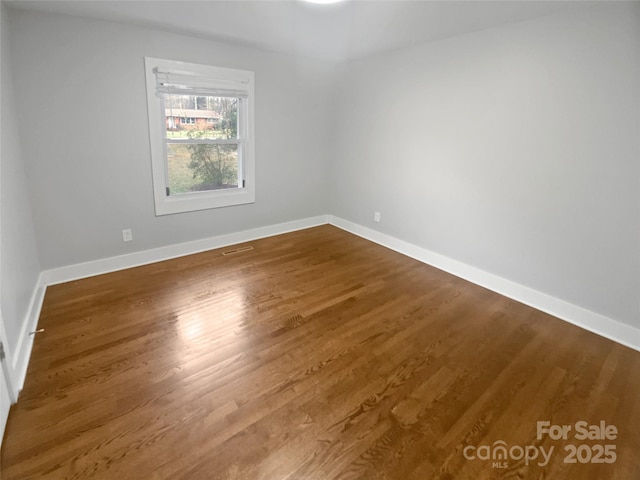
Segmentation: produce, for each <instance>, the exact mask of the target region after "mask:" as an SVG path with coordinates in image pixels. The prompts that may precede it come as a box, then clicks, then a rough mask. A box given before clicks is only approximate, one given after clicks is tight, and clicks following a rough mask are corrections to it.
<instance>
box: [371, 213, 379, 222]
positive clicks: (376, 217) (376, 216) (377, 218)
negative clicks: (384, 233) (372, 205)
mask: <svg viewBox="0 0 640 480" xmlns="http://www.w3.org/2000/svg"><path fill="white" fill-rule="evenodd" d="M373 221H374V222H379V221H380V212H374V213H373Z"/></svg>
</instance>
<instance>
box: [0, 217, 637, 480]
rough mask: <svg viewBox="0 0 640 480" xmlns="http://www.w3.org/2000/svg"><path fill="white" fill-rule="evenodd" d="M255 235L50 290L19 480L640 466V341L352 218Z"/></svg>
mask: <svg viewBox="0 0 640 480" xmlns="http://www.w3.org/2000/svg"><path fill="white" fill-rule="evenodd" d="M247 245H250V246H252V247H253V249H251V250H245V251H242V252H238V253H235V254H230V255H222V253H223V252H226V251H229V250H232V248H231V247H230V248H224V249H220V250H214V251H210V252H206V253H202V254H197V255H192V256H188V257H183V258H180V259H176V260H171V261H166V262H162V263H157V264H154V265H148V266H144V267H138V268H135V269H131V270H127V271H122V272H116V273H112V274H108V275H102V276H98V277H93V278H89V279H85V280H80V281H76V282H71V283H67V284H62V285H57V286H52V287H49V288H48V289H47V293H46V298H45V302H44V306H43V310H42V315H41V318H40V323H39V325H38V326H39V328H44V329H45V331H44V332H43V333H40V334H38V335H37V337H36V340H35V345H34V350H33V355H32V359H31V363H30V365H29V371H28V375H27V381H26V385H25V388H24V390H23V392H22V394H21V396H20V400H19V402H18V404H17V405H14V406H13V408H12V410H11V414H10V417H9V422H8V426H7V432H6V436H5V441H4V445H3V448H2V468H1V478H2V479H3V480H11V479H28V478H38V479H42V478H44V479H62V478H70V479H71V478H91V479H118V480H125V479H290V480H295V479H323V480H324V479H334V478H340V479H351V478H353V479H356V478H361V479H403V480H404V479H431V478H434V479H474V480H475V479H491V478H518V479H580V480H589V479H594V480H595V479H598V480H602V479H637V478H640V402H639V401H638V398H639V394H640V352H636V351H633V350H631V349H628V348H625V347H623V346H621V345H618V344H616V343H614V342H611V341H609V340H606V339H604V338H601V337H598V336H596V335H594V334H591V333H589V332H586V331H584V330H582V329H580V328H577V327H574V326H572V325H570V324H568V323H565V322H563V321H560V320H558V319H555V318H553V317H551V316H548V315H546V314H543V313H541V312H538V311H536V310H533V309H531V308H529V307H526V306H524V305H521V304H519V303H517V302H514V301H512V300H509V299H507V298H505V297H501V296H500V295H497V294H495V293H492V292H490V291H488V290H485V289H483V288H480V287H478V286H475V285H473V284H470V283H468V282H465V281H463V280H461V279H458V278H456V277H453V276H451V275H448V274H446V273H444V272H442V271H439V270H437V269H434V268H431V267H429V266H426V265H423V264H421V263H419V262H417V261H415V260H412V259H410V258H407V257H404V256H402V255H400V254H397V253H395V252H392V251H389V250H387V249H385V248H382V247H380V246H378V245H375V244H373V243H370V242H368V241H366V240H363V239H360V238H358V237H355V236H353V235H350V234H348V233H346V232H343V231H341V230H338V229H336V228H334V227H331V226H322V227H317V228H313V229H308V230H304V231H300V232H294V233H290V234H286V235H281V236H277V237H272V238H267V239H262V240H258V241H254V242H251V243H250V244H246V245H241V246H247ZM539 421H549V422H550V425H559V426H562V425H569V426H570V427H571V430H570V431H569V432H568V435H567V439H566V440H563V439H561V438H560V439H554V438H551V437H550V436H549V435H548V434H546V433H545V434H544V435H541V438H538V435H537V433H538V431H537V430H538V428H537V426H538V425H537V422H539ZM580 421H585V422H587V424H589V425H600V422H601V421H604V422H605V424H606V425H611V426H614V427H616V428H617V435H616V438H615V439H611V438H610V439H603V440H579V439H576V438H575V435H576V433H578V434H579V432H580V431H581V430H580V426H581V424H579V425H577V426H576V422H580ZM551 430H552V433H554V432H555V429H551ZM609 436H610V437H612V436H613V434H612V433H611V432H609ZM500 441H502V442H505V443H504V444H503V443H500ZM496 442H498V443H496ZM568 445H574V446H575V447H576V452H574V453H575V456H571V450H570V449H571V447H567V446H568ZM600 445H602V448H600V447H599V446H600ZM605 445H612V446H613V447H606V448H605V447H604V446H605ZM500 446H503V447H504V446H506V457H499V456H497V455H498V454H501V453H503V452H504V450H501V449H500ZM565 447H567V448H568V449H569V450H565ZM541 449H542V450H541ZM550 449H553V450H552V451H551V453H550V454H549V455H547V454H548V453H549V451H550ZM534 450H535V452H534ZM600 450H602V451H600ZM525 452H526V454H527V455H528V457H533V456H534V453H535V454H536V457H535V458H532V459H529V458H526V457H525V456H524V455H525ZM543 453H544V455H547V457H543ZM613 455H615V461H613V462H611V460H613V459H614V458H613ZM487 456H489V458H488V459H486V458H487ZM492 456H493V458H492ZM544 458H548V461H547V462H546V463H545V462H544V461H543V460H544ZM572 458H573V459H576V463H565V459H568V460H571V459H572ZM591 460H593V461H596V462H600V463H581V461H585V462H586V461H591ZM604 460H607V461H608V462H611V463H602V462H603V461H604Z"/></svg>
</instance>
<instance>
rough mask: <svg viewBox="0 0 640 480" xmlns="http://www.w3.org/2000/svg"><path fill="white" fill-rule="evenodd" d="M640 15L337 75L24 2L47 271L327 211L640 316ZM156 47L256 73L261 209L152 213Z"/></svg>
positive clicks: (499, 36)
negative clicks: (149, 99)
mask: <svg viewBox="0 0 640 480" xmlns="http://www.w3.org/2000/svg"><path fill="white" fill-rule="evenodd" d="M639 9H640V7H639V6H638V4H629V3H613V2H608V3H607V4H606V5H604V6H603V5H602V4H586V5H585V8H584V10H583V11H582V12H581V13H577V12H574V13H561V14H557V15H552V16H548V17H544V18H540V19H536V20H532V21H526V22H520V23H517V24H512V25H507V26H504V27H500V28H494V29H490V30H485V31H479V32H475V33H473V34H469V35H465V36H461V37H457V38H452V39H448V40H444V41H440V42H437V43H432V44H427V45H422V46H419V47H414V48H410V49H404V50H400V51H397V52H393V53H390V54H386V55H381V56H377V57H374V58H370V59H367V60H363V61H358V62H354V63H350V64H347V65H346V66H343V67H340V68H339V69H335V68H334V67H333V66H332V65H330V64H324V63H319V62H312V61H302V60H298V59H295V58H293V57H287V56H282V55H276V54H272V53H266V52H260V51H257V50H255V49H245V48H241V47H235V46H229V45H224V44H220V43H216V42H212V41H209V40H206V39H199V38H192V37H185V36H180V35H174V34H168V33H163V32H159V31H156V30H146V29H142V28H135V27H130V26H126V25H119V24H115V23H108V22H97V21H89V20H81V19H74V18H67V17H57V16H48V15H42V14H36V13H26V12H17V11H11V12H10V14H11V25H10V26H11V41H12V53H13V63H12V67H13V71H14V80H15V93H16V98H17V99H18V101H19V105H20V110H19V112H18V125H19V131H20V133H21V134H22V140H23V156H24V164H25V166H26V172H27V176H28V178H29V182H28V183H29V188H30V194H31V201H32V208H33V217H34V221H35V222H34V223H35V226H36V238H37V243H38V249H39V251H40V258H41V261H42V267H43V268H46V269H48V268H54V267H58V266H64V265H70V264H74V263H78V262H82V261H88V260H95V259H99V258H104V257H109V256H114V255H118V254H123V253H128V252H131V251H140V250H145V249H149V248H153V247H159V246H164V245H170V244H174V243H178V242H183V241H189V240H195V239H199V238H205V237H210V236H215V235H219V234H224V233H229V232H234V231H239V230H243V229H247V228H253V227H257V226H262V225H270V224H274V223H278V222H283V221H288V220H294V219H297V218H304V217H309V216H314V215H318V214H323V213H332V214H334V215H337V216H340V217H343V218H345V219H347V220H351V221H354V222H357V223H360V224H362V225H366V226H369V227H373V228H376V229H379V230H380V231H382V232H384V233H387V234H390V235H393V236H396V237H398V238H401V239H403V240H406V241H409V242H412V243H414V244H416V245H419V246H421V247H424V248H427V249H430V250H433V251H435V252H438V253H441V254H444V255H447V256H449V257H451V258H454V259H456V260H459V261H462V262H465V263H467V264H469V265H472V266H475V267H478V268H480V269H483V270H485V271H488V272H491V273H494V274H497V275H500V276H502V277H504V278H507V279H509V280H512V281H514V282H518V283H521V284H523V285H525V286H528V287H531V288H534V289H537V290H540V291H542V292H546V293H548V294H550V295H552V296H555V297H558V298H560V299H563V300H565V301H568V302H571V303H574V304H576V305H579V306H582V307H584V308H587V309H590V310H593V311H595V312H598V313H601V314H603V315H606V316H608V317H610V318H613V319H616V320H620V321H622V322H625V323H627V324H629V325H632V326H634V327H636V328H640V305H639V301H638V291H639V290H640V248H639V247H640V164H639V159H640V140H639V135H638V133H639V128H640V108H639V107H640V90H639V89H640V64H639V62H640V38H639V32H640V21H639V17H638V11H639ZM145 55H147V56H155V57H160V58H170V59H181V60H185V61H190V62H196V63H210V64H215V65H221V66H228V67H235V68H242V69H249V70H254V71H255V72H256V101H257V106H256V107H257V108H256V132H257V134H256V135H257V139H256V140H257V142H256V145H257V154H256V173H257V182H258V183H257V200H256V203H255V204H254V205H247V206H239V207H232V208H225V209H218V210H208V211H201V212H194V213H190V214H181V215H172V216H165V217H159V218H157V217H155V216H154V214H153V199H152V192H151V167H150V159H149V145H148V127H147V118H146V104H145V102H146V100H145V92H144V74H143V63H142V57H143V56H145ZM3 61H4V60H3ZM3 135H4V133H3ZM374 211H380V212H381V213H382V222H381V223H379V224H376V223H373V221H372V220H373V212H374ZM123 228H132V229H133V233H134V238H135V240H134V242H132V243H128V244H124V243H122V240H121V236H120V235H121V230H122V229H123ZM3 235H4V233H3ZM3 276H4V273H3Z"/></svg>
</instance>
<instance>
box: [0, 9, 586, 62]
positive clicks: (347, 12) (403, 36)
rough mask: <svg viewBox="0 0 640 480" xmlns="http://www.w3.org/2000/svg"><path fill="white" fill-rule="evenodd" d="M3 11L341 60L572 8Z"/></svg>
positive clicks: (336, 60) (329, 59)
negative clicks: (61, 16)
mask: <svg viewBox="0 0 640 480" xmlns="http://www.w3.org/2000/svg"><path fill="white" fill-rule="evenodd" d="M4 3H6V4H8V5H9V6H10V7H11V8H19V9H26V10H36V11H41V12H48V13H57V14H64V15H73V16H78V17H86V18H96V19H103V20H113V21H118V22H125V23H130V24H134V25H142V26H149V27H154V28H159V29H163V30H168V31H173V32H177V33H185V34H189V35H196V36H203V37H207V38H212V39H216V40H222V41H226V42H232V43H236V44H241V45H247V46H251V47H256V48H261V49H266V50H270V51H275V52H281V53H287V54H293V55H300V56H304V57H311V58H317V59H322V60H328V61H335V62H342V61H348V60H354V59H358V58H362V57H367V56H371V55H375V54H377V53H381V52H386V51H390V50H394V49H398V48H402V47H407V46H411V45H415V44H419V43H424V42H429V41H434V40H438V39H441V38H446V37H451V36H456V35H462V34H465V33H468V32H471V31H475V30H481V29H485V28H491V27H495V26H497V25H501V24H504V23H510V22H517V21H521V20H525V19H529V18H534V17H539V16H543V15H548V14H550V13H553V12H556V11H558V10H560V9H567V8H577V7H578V6H579V5H578V4H579V3H582V2H574V1H569V2H562V1H525V0H519V1H516V0H514V1H479V0H476V1H452V0H442V1H426V0H422V1H421V0H413V1H409V0H375V1H374V0H369V1H364V0H360V1H357V0H348V1H345V2H343V3H337V4H331V5H318V4H311V3H306V2H303V1H300V0H288V1H284V0H262V1H248V0H246V1H245V0H228V1H221V0H217V1H212V0H210V1H207V0H199V1H190V0H173V1H167V0H163V1H154V0H146V1H139V0H117V1H116V0H82V1H78V0H75V1H60V0H38V1H32V0H12V1H5V2H4Z"/></svg>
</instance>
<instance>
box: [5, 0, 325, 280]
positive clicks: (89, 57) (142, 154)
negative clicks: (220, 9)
mask: <svg viewBox="0 0 640 480" xmlns="http://www.w3.org/2000/svg"><path fill="white" fill-rule="evenodd" d="M9 14H10V19H11V24H10V27H11V40H12V49H13V68H14V72H15V80H16V82H15V90H16V98H18V99H19V103H20V110H19V112H18V120H19V126H20V131H21V133H22V135H23V138H24V157H25V164H26V169H27V173H28V176H29V181H30V192H31V197H32V205H33V214H34V219H35V225H36V234H37V239H38V248H39V251H40V256H41V260H42V266H43V268H45V269H49V268H54V267H59V266H64V265H70V264H75V263H79V262H84V261H89V260H95V259H100V258H105V257H111V256H115V255H121V254H125V253H129V252H133V251H141V250H147V249H150V248H155V247H161V246H166V245H171V244H176V243H180V242H186V241H190V240H196V239H200V238H207V237H211V236H216V235H221V234H225V233H229V232H236V231H240V230H245V229H249V228H255V227H259V226H263V225H271V224H275V223H279V222H285V221H290V220H294V219H299V218H305V217H310V216H315V215H319V214H324V213H326V211H327V199H328V196H327V179H328V174H327V169H326V162H327V155H326V154H327V152H328V147H327V145H328V141H327V140H328V138H327V132H328V125H329V121H328V120H329V113H330V112H329V109H328V102H327V98H328V95H329V91H330V90H329V85H330V78H331V71H332V68H333V67H332V66H331V65H330V64H324V63H318V62H312V61H303V60H296V59H295V58H294V57H289V56H284V55H277V54H273V53H267V52H262V51H258V50H255V49H246V48H241V47H236V46H229V45H225V44H221V43H216V42H213V41H210V40H206V39H201V38H193V37H186V36H181V35H175V34H169V33H164V32H160V31H157V30H147V29H143V28H137V27H132V26H127V25H121V24H116V23H109V22H99V21H92V20H85V19H77V18H72V17H64V16H51V15H45V14H39V13H30V12H23V11H17V10H11V11H10V12H9ZM144 56H152V57H158V58H168V59H175V60H183V61H187V62H194V63H205V64H212V65H217V66H224V67H231V68H241V69H246V70H252V71H254V72H255V85H256V86H255V93H256V132H257V133H256V177H257V182H256V202H255V204H252V205H243V206H237V207H231V208H222V209H214V210H206V211H200V212H194V213H188V214H179V215H169V216H164V217H155V215H154V206H153V195H152V184H151V163H150V154H149V133H148V123H147V108H146V94H145V78H144V68H143V57H144ZM32 136H33V138H31V137H32ZM124 228H131V229H133V236H134V241H133V242H132V243H126V244H125V243H123V242H122V237H121V230H122V229H124Z"/></svg>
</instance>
